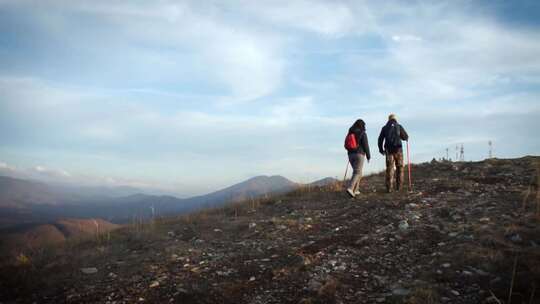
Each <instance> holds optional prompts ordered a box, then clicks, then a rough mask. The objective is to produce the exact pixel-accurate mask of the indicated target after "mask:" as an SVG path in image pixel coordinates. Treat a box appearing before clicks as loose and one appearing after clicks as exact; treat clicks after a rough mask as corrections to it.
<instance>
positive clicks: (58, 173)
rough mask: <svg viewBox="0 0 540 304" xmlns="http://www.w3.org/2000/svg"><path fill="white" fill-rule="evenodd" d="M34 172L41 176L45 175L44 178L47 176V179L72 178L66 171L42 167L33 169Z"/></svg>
mask: <svg viewBox="0 0 540 304" xmlns="http://www.w3.org/2000/svg"><path fill="white" fill-rule="evenodd" d="M33 171H34V172H36V173H38V174H41V175H44V176H47V177H53V178H69V177H71V174H70V173H69V172H67V171H66V170H61V169H60V170H57V169H50V168H47V167H45V166H41V165H38V166H35V167H34V168H33Z"/></svg>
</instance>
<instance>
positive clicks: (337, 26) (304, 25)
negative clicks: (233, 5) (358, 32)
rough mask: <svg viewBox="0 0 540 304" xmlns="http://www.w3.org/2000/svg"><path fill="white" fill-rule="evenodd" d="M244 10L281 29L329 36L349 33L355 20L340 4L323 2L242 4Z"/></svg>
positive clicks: (355, 17) (248, 2)
mask: <svg viewBox="0 0 540 304" xmlns="http://www.w3.org/2000/svg"><path fill="white" fill-rule="evenodd" d="M243 4H244V5H243V6H244V8H245V9H246V10H247V11H248V12H250V13H253V14H255V15H256V16H257V17H261V18H263V20H265V21H267V22H268V23H270V24H271V25H272V26H277V27H278V28H279V27H282V28H287V27H288V28H298V29H301V30H305V31H309V32H314V33H318V34H322V35H329V36H342V35H345V34H347V33H349V32H350V31H351V30H352V29H353V27H354V25H355V24H356V22H357V21H356V20H355V19H358V17H359V16H354V14H353V12H352V11H351V9H350V7H349V6H347V5H346V4H344V3H340V2H326V1H304V0H297V1H263V2H252V1H245V2H243Z"/></svg>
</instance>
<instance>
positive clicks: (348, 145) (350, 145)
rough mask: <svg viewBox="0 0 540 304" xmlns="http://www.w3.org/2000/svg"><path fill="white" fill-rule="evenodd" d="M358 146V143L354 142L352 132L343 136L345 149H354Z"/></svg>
mask: <svg viewBox="0 0 540 304" xmlns="http://www.w3.org/2000/svg"><path fill="white" fill-rule="evenodd" d="M357 148H358V143H357V142H356V136H355V135H354V133H349V134H347V136H346V137H345V149H347V151H351V150H356V149H357Z"/></svg>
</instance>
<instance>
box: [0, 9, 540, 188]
mask: <svg viewBox="0 0 540 304" xmlns="http://www.w3.org/2000/svg"><path fill="white" fill-rule="evenodd" d="M380 2H382V3H380ZM539 20H540V3H539V2H538V1H496V0H495V1H227V2H223V1H67V0H57V1H43V0H42V1H25V0H17V1H9V0H8V1H6V0H0V173H1V174H9V175H13V176H20V177H28V178H38V179H44V180H48V181H57V182H70V183H80V184H87V185H132V186H137V187H142V188H155V189H161V190H165V191H170V192H173V193H176V194H179V195H182V196H187V195H192V194H198V193H205V192H209V191H212V190H215V189H217V188H220V187H224V186H227V185H230V184H232V183H235V182H239V181H242V180H244V179H246V178H249V177H252V176H255V175H261V174H266V175H273V174H281V175H284V176H286V177H288V178H290V179H292V180H294V181H297V182H309V181H313V180H315V179H318V178H322V177H326V176H334V177H336V176H337V177H342V176H343V171H344V169H345V163H346V155H345V150H344V149H343V139H344V137H345V133H346V130H347V128H348V127H349V126H350V125H351V124H352V123H353V122H354V120H355V119H357V118H363V119H364V120H365V121H366V123H367V130H368V136H369V140H370V143H371V150H372V154H373V159H372V161H371V163H370V164H369V165H368V166H367V168H366V170H367V171H368V172H372V171H378V170H381V169H382V168H383V166H384V164H383V157H382V156H381V155H379V154H378V153H377V147H376V140H377V136H378V133H379V131H380V128H381V127H382V125H383V124H384V123H385V122H386V118H387V116H388V114H389V113H396V114H397V115H398V117H399V121H400V122H401V123H402V124H403V125H404V126H405V128H406V129H407V131H408V132H409V133H410V136H411V141H410V143H411V148H412V159H413V161H415V162H421V161H426V160H431V159H432V158H433V157H437V158H439V157H442V156H444V155H445V149H446V148H447V147H449V148H450V152H451V153H450V154H451V156H454V154H455V150H454V149H455V146H456V145H461V144H464V147H465V157H466V159H467V160H479V159H483V158H485V157H486V156H487V154H488V145H487V142H488V141H489V140H491V141H493V144H494V154H495V156H497V157H519V156H523V155H527V154H535V155H538V154H539V152H540V140H538V135H537V132H538V131H537V130H538V129H539V128H540V123H539V121H538V117H540V115H539V114H540V101H539V99H540V56H539V54H540V21H539Z"/></svg>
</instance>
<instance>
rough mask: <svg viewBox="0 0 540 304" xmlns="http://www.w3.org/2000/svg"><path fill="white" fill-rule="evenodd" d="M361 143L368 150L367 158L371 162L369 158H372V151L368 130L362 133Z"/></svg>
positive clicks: (365, 150)
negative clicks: (370, 149)
mask: <svg viewBox="0 0 540 304" xmlns="http://www.w3.org/2000/svg"><path fill="white" fill-rule="evenodd" d="M360 144H361V145H362V148H363V150H364V152H366V158H367V160H368V162H369V160H370V159H371V153H370V152H369V143H368V137H367V133H366V132H364V133H363V134H362V140H361V141H360Z"/></svg>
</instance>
